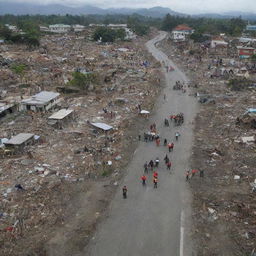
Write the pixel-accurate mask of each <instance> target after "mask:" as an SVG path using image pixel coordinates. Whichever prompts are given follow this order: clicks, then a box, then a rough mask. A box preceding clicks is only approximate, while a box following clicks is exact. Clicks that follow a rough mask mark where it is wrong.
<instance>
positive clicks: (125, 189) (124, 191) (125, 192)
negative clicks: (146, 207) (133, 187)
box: [123, 186, 127, 199]
mask: <svg viewBox="0 0 256 256" xmlns="http://www.w3.org/2000/svg"><path fill="white" fill-rule="evenodd" d="M123 198H124V199H126V198H127V187H126V186H123Z"/></svg>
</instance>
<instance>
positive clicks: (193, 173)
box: [191, 169, 198, 178]
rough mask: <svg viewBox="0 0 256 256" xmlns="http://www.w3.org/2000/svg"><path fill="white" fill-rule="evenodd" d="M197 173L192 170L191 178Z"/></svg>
mask: <svg viewBox="0 0 256 256" xmlns="http://www.w3.org/2000/svg"><path fill="white" fill-rule="evenodd" d="M197 172H198V171H197V170H195V169H193V170H192V171H191V174H192V176H191V178H192V177H194V176H195V174H196V173H197Z"/></svg>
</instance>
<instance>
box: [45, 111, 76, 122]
mask: <svg viewBox="0 0 256 256" xmlns="http://www.w3.org/2000/svg"><path fill="white" fill-rule="evenodd" d="M72 112H73V110H71V109H61V110H59V111H58V112H56V113H54V114H53V115H51V116H50V117H49V119H57V120H61V119H63V118H65V117H66V116H68V115H70V114H71V113H72Z"/></svg>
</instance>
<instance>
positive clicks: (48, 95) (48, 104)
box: [20, 91, 60, 112]
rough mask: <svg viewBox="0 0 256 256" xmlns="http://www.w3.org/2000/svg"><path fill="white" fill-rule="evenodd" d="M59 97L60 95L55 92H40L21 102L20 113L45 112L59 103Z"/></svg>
mask: <svg viewBox="0 0 256 256" xmlns="http://www.w3.org/2000/svg"><path fill="white" fill-rule="evenodd" d="M59 96H60V94H59V93H57V92H48V91H42V92H40V93H38V94H35V95H34V96H32V97H31V98H29V99H25V100H22V101H21V105H20V111H22V110H32V111H35V112H38V111H47V110H49V109H51V108H52V107H53V106H54V105H56V104H57V103H58V102H59Z"/></svg>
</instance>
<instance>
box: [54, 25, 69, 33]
mask: <svg viewBox="0 0 256 256" xmlns="http://www.w3.org/2000/svg"><path fill="white" fill-rule="evenodd" d="M49 29H50V32H53V33H68V32H69V31H70V29H71V26H70V25H65V24H55V25H50V26H49Z"/></svg>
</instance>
